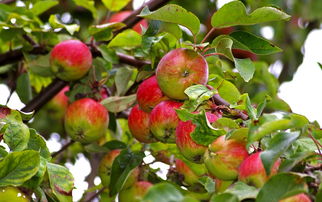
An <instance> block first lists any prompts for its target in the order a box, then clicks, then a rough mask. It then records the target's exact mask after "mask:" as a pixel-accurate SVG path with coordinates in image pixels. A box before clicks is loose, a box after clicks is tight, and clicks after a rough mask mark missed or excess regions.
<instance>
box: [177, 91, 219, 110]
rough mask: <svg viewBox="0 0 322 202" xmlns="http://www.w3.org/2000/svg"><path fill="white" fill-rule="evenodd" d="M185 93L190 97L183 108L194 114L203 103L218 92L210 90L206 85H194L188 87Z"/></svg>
mask: <svg viewBox="0 0 322 202" xmlns="http://www.w3.org/2000/svg"><path fill="white" fill-rule="evenodd" d="M184 93H185V94H186V95H187V96H188V98H189V100H187V101H185V103H184V105H183V106H182V108H184V109H187V110H188V111H190V112H192V111H195V110H196V109H197V107H198V106H199V105H200V104H201V103H202V102H203V101H206V100H209V99H210V98H211V97H212V96H213V95H214V94H215V93H216V92H215V91H214V90H209V89H208V88H207V87H206V86H204V85H193V86H190V87H188V88H187V89H186V90H185V91H184Z"/></svg>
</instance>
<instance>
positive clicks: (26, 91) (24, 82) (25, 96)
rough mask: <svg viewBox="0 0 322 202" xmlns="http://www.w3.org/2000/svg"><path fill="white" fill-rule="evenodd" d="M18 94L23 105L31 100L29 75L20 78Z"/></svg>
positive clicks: (22, 75)
mask: <svg viewBox="0 0 322 202" xmlns="http://www.w3.org/2000/svg"><path fill="white" fill-rule="evenodd" d="M16 92H17V94H18V96H19V98H20V100H21V101H22V102H23V103H28V102H29V101H30V100H31V98H32V92H31V85H30V80H29V74H28V73H23V74H21V75H20V76H19V77H18V79H17V88H16Z"/></svg>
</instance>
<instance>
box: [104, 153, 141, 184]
mask: <svg viewBox="0 0 322 202" xmlns="http://www.w3.org/2000/svg"><path fill="white" fill-rule="evenodd" d="M120 153H121V150H119V149H115V150H112V151H110V152H108V153H107V154H106V155H105V156H104V157H103V158H102V160H101V162H100V165H99V168H98V175H99V177H100V178H101V182H102V184H103V186H105V187H108V186H109V184H110V180H111V172H112V165H113V161H114V160H115V158H116V157H117V156H118V155H119V154H120ZM138 176H139V169H138V168H135V169H134V170H132V171H131V173H130V175H129V177H128V178H127V180H126V182H125V184H124V186H123V189H126V188H128V187H131V186H132V185H133V184H134V183H135V182H136V181H137V178H138Z"/></svg>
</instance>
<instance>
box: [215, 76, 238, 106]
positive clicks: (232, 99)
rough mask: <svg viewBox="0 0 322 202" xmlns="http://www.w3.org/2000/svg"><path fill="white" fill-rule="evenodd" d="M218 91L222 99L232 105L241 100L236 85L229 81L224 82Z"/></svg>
mask: <svg viewBox="0 0 322 202" xmlns="http://www.w3.org/2000/svg"><path fill="white" fill-rule="evenodd" d="M217 90H218V93H219V95H220V97H222V98H223V99H224V100H226V101H227V102H229V103H230V104H233V103H236V102H237V101H238V100H239V97H240V93H239V90H238V89H237V88H236V86H235V85H234V84H232V83H231V82H229V81H227V80H223V81H222V82H221V84H220V86H219V87H218V89H217Z"/></svg>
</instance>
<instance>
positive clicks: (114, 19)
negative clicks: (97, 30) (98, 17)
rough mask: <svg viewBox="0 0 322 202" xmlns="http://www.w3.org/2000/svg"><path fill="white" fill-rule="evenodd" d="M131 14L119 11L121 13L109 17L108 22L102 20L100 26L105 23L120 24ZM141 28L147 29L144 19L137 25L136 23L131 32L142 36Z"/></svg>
mask: <svg viewBox="0 0 322 202" xmlns="http://www.w3.org/2000/svg"><path fill="white" fill-rule="evenodd" d="M131 13H132V12H131V11H121V12H118V13H115V14H113V15H111V17H110V19H109V20H104V21H103V22H102V24H104V23H107V22H109V23H111V22H122V21H123V20H125V19H126V18H127V17H128V16H129V15H131ZM141 26H142V27H144V28H147V27H148V21H147V20H145V19H142V20H140V21H139V22H138V23H136V24H135V25H134V26H133V30H134V31H136V32H137V33H139V34H142V28H141Z"/></svg>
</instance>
